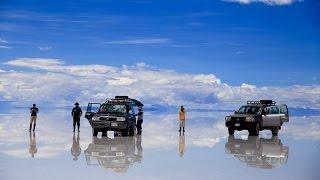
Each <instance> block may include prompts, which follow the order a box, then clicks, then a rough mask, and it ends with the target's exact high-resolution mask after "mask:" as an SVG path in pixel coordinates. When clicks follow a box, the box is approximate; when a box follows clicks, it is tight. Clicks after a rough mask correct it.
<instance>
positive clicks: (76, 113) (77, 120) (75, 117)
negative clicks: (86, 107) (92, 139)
mask: <svg viewBox="0 0 320 180" xmlns="http://www.w3.org/2000/svg"><path fill="white" fill-rule="evenodd" d="M74 105H75V107H74V108H73V109H72V112H71V114H72V117H73V132H74V131H75V129H76V124H77V126H78V132H80V117H81V115H82V109H81V108H80V107H79V103H78V102H76V103H75V104H74Z"/></svg>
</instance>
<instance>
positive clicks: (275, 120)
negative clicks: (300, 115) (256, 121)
mask: <svg viewBox="0 0 320 180" xmlns="http://www.w3.org/2000/svg"><path fill="white" fill-rule="evenodd" d="M270 118H271V120H270V121H271V122H270V125H271V126H272V127H275V126H280V124H281V121H280V112H279V107H278V106H271V107H270Z"/></svg>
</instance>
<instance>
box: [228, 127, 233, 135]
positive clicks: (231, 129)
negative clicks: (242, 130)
mask: <svg viewBox="0 0 320 180" xmlns="http://www.w3.org/2000/svg"><path fill="white" fill-rule="evenodd" d="M228 132H229V135H234V129H233V128H231V127H229V128H228Z"/></svg>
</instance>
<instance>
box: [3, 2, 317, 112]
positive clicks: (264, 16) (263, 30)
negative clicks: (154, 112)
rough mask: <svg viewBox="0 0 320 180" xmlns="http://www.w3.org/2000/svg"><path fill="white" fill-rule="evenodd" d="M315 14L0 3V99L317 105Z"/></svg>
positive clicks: (223, 7) (234, 5)
mask: <svg viewBox="0 0 320 180" xmlns="http://www.w3.org/2000/svg"><path fill="white" fill-rule="evenodd" d="M319 7H320V2H318V1H315V0H304V1H303V0H221V1H220V0H217V1H211V0H197V1H183V0H178V1H166V0H161V1H152V0H137V1H124V0H119V1H108V0H104V1H102V0H99V1H98V0H93V1H83V0H80V1H62V0H56V1H46V0H42V1H40V0H33V1H22V0H21V1H15V0H3V1H1V2H0V100H12V101H43V100H44V101H55V102H56V101H59V102H61V103H69V102H72V101H75V100H78V101H81V102H87V101H89V100H102V99H105V97H108V96H112V95H114V94H116V93H128V94H130V95H132V96H136V97H139V98H142V99H143V100H145V101H147V102H154V101H157V102H160V103H163V104H170V105H171V104H174V105H176V104H179V103H181V104H182V103H185V102H189V104H190V105H191V104H195V103H198V104H212V103H215V102H218V101H231V100H232V101H234V100H246V99H249V98H261V97H265V98H276V99H279V100H280V101H283V102H291V104H296V103H297V102H302V103H300V104H302V105H301V106H306V105H310V106H313V107H319V104H320V99H319V95H320V88H319V87H320V86H319V83H320V80H319V79H320V71H319V69H320V62H319V57H320V36H319V32H320V21H319V17H320V16H319V11H318V9H319ZM159 96H160V97H159ZM49 99H50V100H49Z"/></svg>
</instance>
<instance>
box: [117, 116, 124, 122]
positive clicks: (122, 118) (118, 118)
mask: <svg viewBox="0 0 320 180" xmlns="http://www.w3.org/2000/svg"><path fill="white" fill-rule="evenodd" d="M125 120H126V118H125V117H117V121H125Z"/></svg>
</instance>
